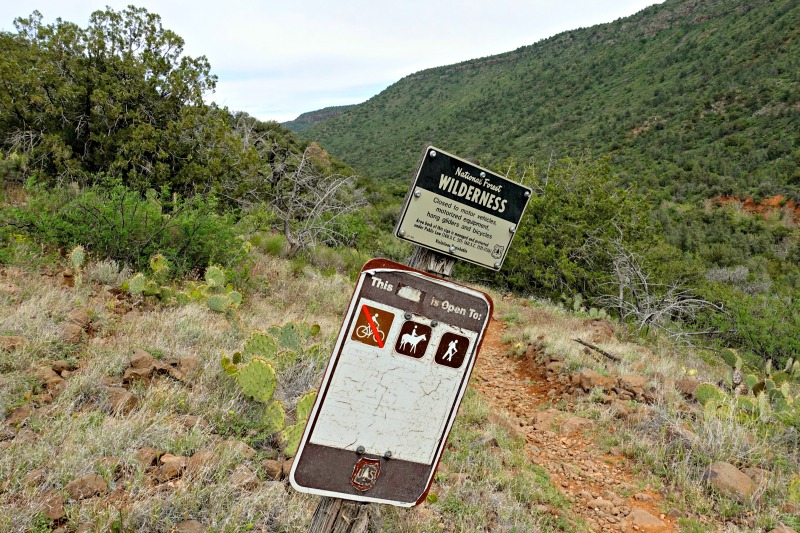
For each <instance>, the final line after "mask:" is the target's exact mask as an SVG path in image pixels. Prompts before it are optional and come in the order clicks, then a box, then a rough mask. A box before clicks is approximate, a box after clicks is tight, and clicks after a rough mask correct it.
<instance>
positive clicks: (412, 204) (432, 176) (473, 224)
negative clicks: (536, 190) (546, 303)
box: [396, 147, 531, 270]
mask: <svg viewBox="0 0 800 533" xmlns="http://www.w3.org/2000/svg"><path fill="white" fill-rule="evenodd" d="M530 195H531V190H530V189H529V188H527V187H523V186H522V185H520V184H518V183H515V182H513V181H510V180H507V179H505V178H503V177H502V176H498V175H497V174H494V173H492V172H490V171H488V170H486V169H484V168H480V167H477V166H475V165H473V164H471V163H468V162H467V161H463V160H461V159H458V158H457V157H455V156H453V155H451V154H448V153H447V152H443V151H441V150H439V149H437V148H433V147H430V148H428V149H427V151H426V154H425V157H424V158H423V161H422V164H421V165H420V167H419V170H418V171H417V177H416V180H415V181H414V184H413V185H412V189H411V194H410V195H409V197H408V198H407V200H406V204H405V206H404V208H403V212H402V213H401V214H400V220H399V222H398V224H397V228H396V235H397V237H399V238H401V239H404V240H407V241H411V242H413V243H415V244H418V245H420V246H424V247H426V248H430V249H432V250H435V251H437V252H441V253H444V254H447V255H450V256H452V257H455V258H457V259H461V260H464V261H469V262H471V263H476V264H478V265H481V266H484V267H486V268H491V269H493V270H499V269H500V267H501V266H502V264H503V260H504V259H505V256H506V253H507V252H508V247H509V245H510V244H511V239H512V238H513V237H514V233H515V232H516V230H517V225H518V224H519V221H520V219H521V218H522V213H523V211H524V210H525V206H526V205H527V203H528V200H529V199H530Z"/></svg>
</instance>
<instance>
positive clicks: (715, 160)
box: [304, 0, 800, 200]
mask: <svg viewBox="0 0 800 533" xmlns="http://www.w3.org/2000/svg"><path fill="white" fill-rule="evenodd" d="M798 124H800V3H798V2H797V1H796V0H775V1H771V2H770V1H765V0H761V1H754V2H753V1H750V2H746V1H741V0H667V1H666V2H664V3H663V4H660V5H655V6H651V7H649V8H647V9H645V10H643V11H641V12H639V13H637V14H636V15H634V16H631V17H628V18H625V19H619V20H617V21H615V22H612V23H609V24H603V25H599V26H595V27H592V28H585V29H579V30H575V31H571V32H565V33H562V34H560V35H557V36H555V37H552V38H550V39H547V40H544V41H541V42H539V43H536V44H534V45H532V46H527V47H523V48H520V49H517V50H515V51H513V52H508V53H505V54H501V55H497V56H492V57H486V58H482V59H476V60H472V61H467V62H464V63H459V64H456V65H450V66H445V67H439V68H434V69H429V70H425V71H422V72H418V73H416V74H413V75H410V76H407V77H405V78H403V79H401V80H400V81H398V82H397V83H395V84H394V85H392V86H390V87H389V88H387V89H386V90H385V91H383V92H382V93H380V94H379V95H377V96H375V97H374V98H372V99H370V100H369V101H367V102H365V103H364V104H361V105H359V106H356V107H355V108H353V109H351V110H349V111H348V112H347V113H346V114H343V115H340V116H337V117H334V118H331V119H329V120H326V121H324V122H322V123H320V124H317V125H316V126H314V127H312V128H310V129H309V130H307V131H306V132H305V133H304V135H305V136H306V137H308V138H312V139H315V140H318V141H319V142H321V143H322V144H323V145H324V146H325V147H326V148H327V149H328V150H329V151H331V152H332V153H334V154H336V155H337V156H339V157H342V158H343V159H344V160H346V161H347V162H349V163H350V164H352V165H354V166H355V167H357V168H359V169H361V170H362V171H366V172H369V173H371V174H373V175H375V176H380V177H402V178H407V177H408V176H409V175H410V173H411V172H412V170H413V167H414V165H415V162H416V159H417V156H418V153H419V151H420V149H421V147H422V146H423V144H424V143H425V142H427V141H430V142H433V143H434V144H436V145H438V146H440V147H442V148H444V149H448V150H450V151H453V152H455V153H457V154H459V155H463V156H464V157H472V158H476V159H478V160H480V161H481V162H482V163H484V164H494V163H498V162H501V161H504V160H506V159H508V158H517V159H528V158H530V157H536V158H537V159H539V160H543V163H545V164H546V160H547V159H549V158H550V157H551V154H552V155H555V156H563V155H579V154H580V153H582V152H584V151H586V150H591V151H592V152H593V153H594V154H595V155H600V154H605V153H609V154H611V155H612V157H613V161H614V164H615V168H616V170H617V171H618V172H620V174H621V176H622V177H623V179H625V180H628V181H636V182H638V183H639V184H640V185H644V186H646V187H647V188H649V189H651V190H654V191H655V190H657V191H661V192H660V194H661V195H663V196H664V197H667V196H669V197H672V198H674V199H677V200H684V199H690V198H698V197H708V196H712V195H716V194H733V193H735V194H748V195H765V194H774V193H784V194H786V193H788V194H789V195H791V196H795V197H797V196H800V133H798V131H800V128H798Z"/></svg>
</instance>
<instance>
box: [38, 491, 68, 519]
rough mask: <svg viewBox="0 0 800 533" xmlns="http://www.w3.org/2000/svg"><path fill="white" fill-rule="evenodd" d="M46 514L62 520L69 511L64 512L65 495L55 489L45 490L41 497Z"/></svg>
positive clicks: (51, 517) (48, 516)
mask: <svg viewBox="0 0 800 533" xmlns="http://www.w3.org/2000/svg"><path fill="white" fill-rule="evenodd" d="M41 502H42V506H43V509H42V511H43V512H44V515H45V516H46V517H47V518H49V519H50V520H61V519H62V518H64V517H65V516H67V513H66V512H64V497H63V496H61V493H60V492H58V491H55V490H51V491H48V492H45V493H44V495H42V498H41Z"/></svg>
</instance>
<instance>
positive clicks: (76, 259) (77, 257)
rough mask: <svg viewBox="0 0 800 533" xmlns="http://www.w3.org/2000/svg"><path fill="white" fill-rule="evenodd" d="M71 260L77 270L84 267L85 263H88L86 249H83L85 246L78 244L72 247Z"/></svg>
mask: <svg viewBox="0 0 800 533" xmlns="http://www.w3.org/2000/svg"><path fill="white" fill-rule="evenodd" d="M69 262H70V264H72V268H74V269H75V270H80V269H81V268H83V265H84V263H86V250H84V249H83V246H81V245H78V246H76V247H75V248H73V249H72V251H71V252H70V253H69Z"/></svg>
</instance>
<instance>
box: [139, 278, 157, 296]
mask: <svg viewBox="0 0 800 533" xmlns="http://www.w3.org/2000/svg"><path fill="white" fill-rule="evenodd" d="M160 293H161V287H159V286H158V283H156V282H155V281H153V280H147V281H146V282H145V283H144V290H143V291H142V294H144V295H145V296H157V295H158V294H160Z"/></svg>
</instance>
